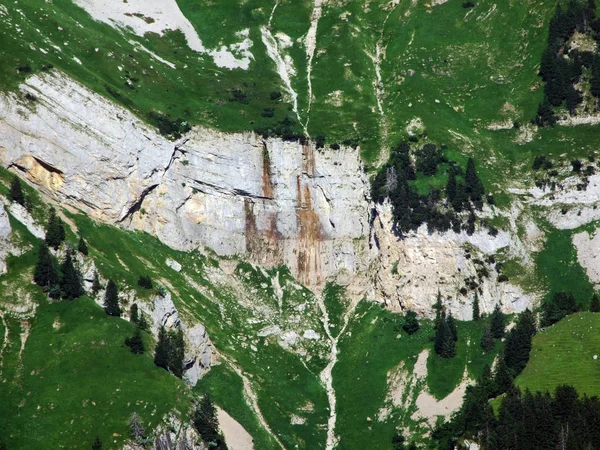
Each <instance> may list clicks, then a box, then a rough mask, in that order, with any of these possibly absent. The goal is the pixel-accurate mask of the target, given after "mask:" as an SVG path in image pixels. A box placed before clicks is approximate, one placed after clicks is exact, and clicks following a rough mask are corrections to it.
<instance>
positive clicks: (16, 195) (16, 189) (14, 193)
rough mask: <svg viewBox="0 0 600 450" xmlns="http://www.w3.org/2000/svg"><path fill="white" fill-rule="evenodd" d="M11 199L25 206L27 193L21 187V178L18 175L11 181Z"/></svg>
mask: <svg viewBox="0 0 600 450" xmlns="http://www.w3.org/2000/svg"><path fill="white" fill-rule="evenodd" d="M10 199H11V200H12V201H13V202H15V203H18V204H19V205H21V206H25V195H24V194H23V189H22V188H21V180H19V179H18V178H17V177H13V179H12V180H11V181H10Z"/></svg>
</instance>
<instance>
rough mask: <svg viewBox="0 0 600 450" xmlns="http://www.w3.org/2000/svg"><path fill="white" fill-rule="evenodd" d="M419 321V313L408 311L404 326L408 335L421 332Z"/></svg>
mask: <svg viewBox="0 0 600 450" xmlns="http://www.w3.org/2000/svg"><path fill="white" fill-rule="evenodd" d="M419 328H420V326H419V321H418V320H417V313H416V312H414V311H407V313H406V315H405V316H404V325H403V326H402V329H403V330H404V331H406V332H407V333H408V334H415V333H416V332H417V331H419Z"/></svg>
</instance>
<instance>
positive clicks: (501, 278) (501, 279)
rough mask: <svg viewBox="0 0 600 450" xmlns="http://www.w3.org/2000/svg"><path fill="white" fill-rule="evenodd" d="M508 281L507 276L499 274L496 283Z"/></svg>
mask: <svg viewBox="0 0 600 450" xmlns="http://www.w3.org/2000/svg"><path fill="white" fill-rule="evenodd" d="M507 281H508V277H507V276H506V275H504V274H501V275H500V276H498V283H505V282H507Z"/></svg>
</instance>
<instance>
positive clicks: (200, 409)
mask: <svg viewBox="0 0 600 450" xmlns="http://www.w3.org/2000/svg"><path fill="white" fill-rule="evenodd" d="M193 422H194V428H196V431H197V432H198V434H200V436H201V437H202V440H203V441H204V442H206V443H207V445H208V447H209V448H214V449H216V450H226V449H227V446H226V445H225V439H224V438H223V435H222V434H221V432H220V431H219V420H218V419H217V411H216V409H215V406H214V405H213V402H212V400H211V398H210V395H209V394H206V395H205V396H204V397H202V400H200V404H199V405H198V406H197V408H196V410H195V411H194V417H193Z"/></svg>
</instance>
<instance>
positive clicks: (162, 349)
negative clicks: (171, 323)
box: [154, 326, 169, 370]
mask: <svg viewBox="0 0 600 450" xmlns="http://www.w3.org/2000/svg"><path fill="white" fill-rule="evenodd" d="M154 364H156V365H157V366H158V367H162V368H163V369H165V370H169V336H168V335H167V330H165V327H162V326H161V327H160V330H159V331H158V342H157V343H156V349H155V351H154Z"/></svg>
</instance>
